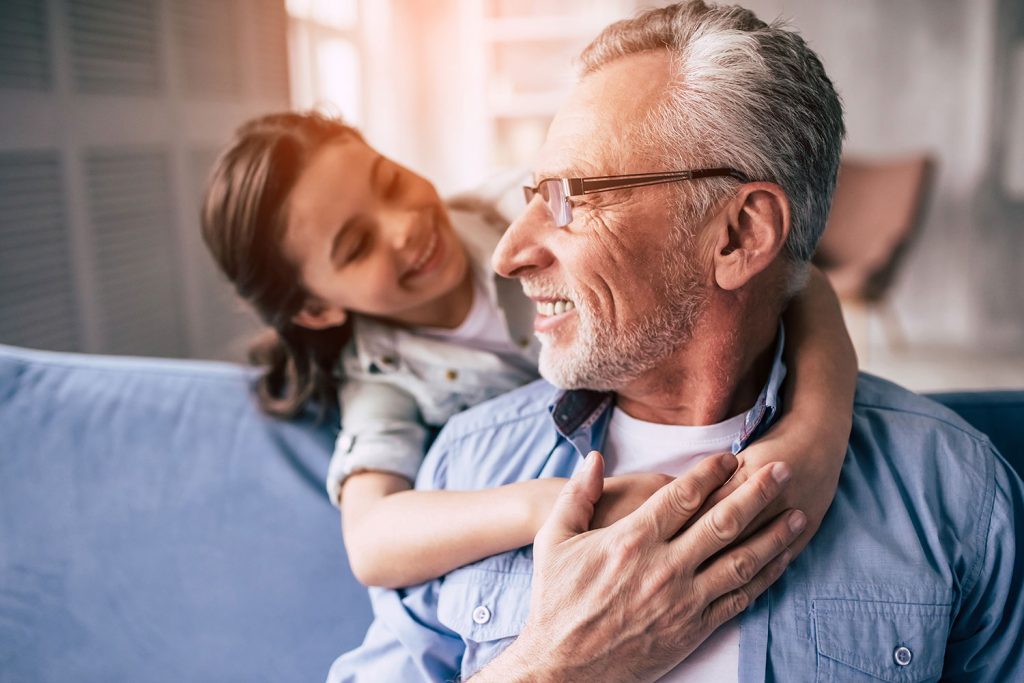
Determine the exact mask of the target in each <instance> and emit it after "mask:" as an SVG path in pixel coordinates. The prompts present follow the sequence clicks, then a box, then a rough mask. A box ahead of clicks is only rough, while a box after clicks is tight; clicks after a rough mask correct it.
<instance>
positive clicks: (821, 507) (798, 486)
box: [702, 415, 850, 557]
mask: <svg viewBox="0 0 1024 683" xmlns="http://www.w3.org/2000/svg"><path fill="white" fill-rule="evenodd" d="M833 419H835V418H833ZM838 422H839V423H842V424H844V425H845V428H843V427H841V426H839V425H838V423H837V425H836V426H837V428H836V429H835V432H834V434H832V438H826V439H822V438H821V436H822V429H821V426H820V425H819V426H815V427H810V426H807V425H803V424H800V423H798V422H797V416H795V415H787V416H786V417H784V418H783V419H782V420H780V421H779V423H778V424H776V425H775V426H774V427H773V428H772V429H771V430H770V431H769V432H768V433H767V434H765V435H764V436H763V437H761V438H760V439H758V440H757V441H755V442H754V443H753V444H751V445H750V446H749V447H747V448H746V449H744V450H743V451H742V452H741V453H740V454H739V455H738V456H736V457H737V459H738V460H739V461H740V467H739V469H738V470H736V473H735V474H734V475H733V476H732V478H731V479H730V480H729V481H728V482H726V484H725V485H724V486H723V487H722V488H721V489H719V490H718V491H716V492H715V493H714V495H712V496H711V498H710V499H709V500H708V502H707V503H706V504H705V506H704V510H702V512H704V511H707V510H708V509H710V507H711V506H712V505H714V504H715V503H717V502H718V501H719V500H721V499H722V498H725V496H727V495H728V494H729V493H730V492H732V491H734V490H736V488H737V487H739V485H740V484H742V483H743V482H745V481H746V480H747V479H750V478H751V477H752V476H754V474H755V473H757V471H758V470H760V469H761V468H762V467H763V466H765V465H767V464H768V463H772V462H780V461H781V462H784V463H786V464H787V465H789V469H790V471H791V472H792V479H791V481H790V485H789V486H787V487H786V489H785V490H784V491H783V493H782V495H781V496H779V497H778V498H776V499H775V501H773V502H772V504H771V505H769V506H768V507H767V508H766V509H765V510H764V511H763V512H762V513H761V514H760V515H758V517H757V518H756V519H755V520H754V522H753V523H752V524H751V525H750V527H749V528H751V529H757V528H759V527H760V526H761V525H763V524H764V523H766V522H768V521H769V520H771V519H772V518H773V517H775V515H777V514H779V513H780V512H782V511H783V510H786V509H788V508H796V509H798V510H802V511H804V513H805V514H806V515H807V526H806V527H805V528H804V531H803V533H801V534H800V536H798V537H797V539H796V540H795V541H794V542H793V544H792V545H791V546H790V548H791V550H792V551H793V555H794V557H795V556H796V555H797V553H799V552H800V551H801V550H803V549H804V547H805V546H806V545H807V542H808V541H810V540H811V537H812V536H813V535H814V533H815V532H816V531H817V530H818V527H819V526H821V522H822V520H823V519H824V518H825V513H827V512H828V508H829V506H830V505H832V499H833V498H834V497H835V493H836V487H837V486H838V484H839V473H840V471H841V470H842V468H843V459H844V458H845V456H846V446H847V441H848V439H849V433H850V432H849V426H850V418H847V419H846V421H845V422H843V421H842V420H839V421H838Z"/></svg>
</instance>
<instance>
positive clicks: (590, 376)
mask: <svg viewBox="0 0 1024 683" xmlns="http://www.w3.org/2000/svg"><path fill="white" fill-rule="evenodd" d="M537 369H538V370H539V371H540V376H541V377H543V378H544V379H545V380H547V382H548V383H550V384H552V385H554V386H556V387H558V388H559V389H590V390H592V391H614V386H613V385H614V384H615V382H610V381H608V380H607V379H606V378H601V377H599V376H598V375H599V374H600V373H597V372H594V370H595V365H594V363H590V362H587V361H586V360H585V359H583V358H573V357H566V356H565V355H562V354H558V355H556V354H555V353H553V352H552V351H551V350H550V349H548V348H547V347H543V348H542V349H541V352H540V361H539V362H538V364H537Z"/></svg>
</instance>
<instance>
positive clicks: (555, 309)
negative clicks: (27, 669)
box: [537, 299, 576, 317]
mask: <svg viewBox="0 0 1024 683" xmlns="http://www.w3.org/2000/svg"><path fill="white" fill-rule="evenodd" d="M575 308H576V304H574V303H573V302H572V301H569V300H568V299H564V300H559V301H538V302H537V313H539V314H540V315H542V316H545V317H550V316H554V315H562V314H563V313H568V312H569V311H572V310H575Z"/></svg>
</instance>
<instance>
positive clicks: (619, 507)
mask: <svg viewBox="0 0 1024 683" xmlns="http://www.w3.org/2000/svg"><path fill="white" fill-rule="evenodd" d="M674 480H675V477H670V476H669V475H667V474H657V473H651V474H648V473H642V474H624V475H622V476H618V477H608V478H607V479H605V480H604V493H602V494H601V499H600V500H599V501H598V502H597V508H596V509H595V510H594V519H593V521H592V522H591V524H590V528H591V529H601V528H603V527H606V526H611V525H612V524H614V523H615V522H617V521H619V520H620V519H622V518H623V517H625V516H626V515H628V514H629V513H631V512H633V511H634V510H636V509H637V508H638V507H640V505H642V504H643V503H644V501H646V500H647V499H648V498H650V497H651V496H652V495H653V494H654V492H655V491H657V490H658V489H660V488H661V487H662V486H664V485H665V484H667V483H669V482H670V481H674Z"/></svg>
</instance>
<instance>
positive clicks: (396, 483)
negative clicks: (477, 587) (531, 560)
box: [341, 472, 566, 588]
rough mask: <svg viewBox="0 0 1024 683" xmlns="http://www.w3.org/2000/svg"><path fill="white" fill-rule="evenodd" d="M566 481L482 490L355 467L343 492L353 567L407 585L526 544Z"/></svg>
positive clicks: (368, 580)
mask: <svg viewBox="0 0 1024 683" xmlns="http://www.w3.org/2000/svg"><path fill="white" fill-rule="evenodd" d="M565 482H566V480H565V479H533V480H529V481H522V482H517V483H515V484H508V485H506V486H502V487H499V488H496V489H487V490H483V491H413V490H410V485H409V481H408V480H406V479H405V478H404V477H400V476H397V475H394V474H387V473H385V472H361V473H359V474H354V475H352V476H350V477H349V478H348V479H347V480H346V481H345V485H344V488H343V490H342V494H343V495H342V497H341V521H342V531H343V533H344V537H345V549H346V551H347V553H348V558H349V564H350V565H351V567H352V573H353V574H354V575H355V577H356V578H357V579H358V580H359V581H360V582H362V583H363V584H365V585H367V586H382V587H385V588H397V587H399V586H410V585H413V584H417V583H422V582H423V581H426V580H428V579H432V578H435V577H438V576H441V575H443V574H445V573H447V572H449V571H451V570H453V569H455V568H456V567H461V566H462V565H464V564H468V563H470V562H475V561H476V560H480V559H483V558H485V557H488V556H490V555H496V554H498V553H502V552H505V551H507V550H512V549H514V548H519V547H522V546H524V545H529V544H530V543H533V537H534V536H535V535H536V534H537V529H539V528H540V526H541V524H543V522H544V519H545V518H546V517H547V514H548V511H549V510H550V508H551V505H552V504H553V503H554V501H555V498H556V497H557V496H558V492H559V491H560V490H561V489H562V486H563V485H564V484H565Z"/></svg>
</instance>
